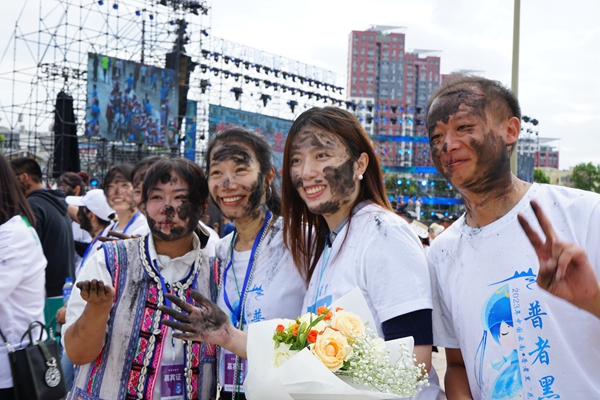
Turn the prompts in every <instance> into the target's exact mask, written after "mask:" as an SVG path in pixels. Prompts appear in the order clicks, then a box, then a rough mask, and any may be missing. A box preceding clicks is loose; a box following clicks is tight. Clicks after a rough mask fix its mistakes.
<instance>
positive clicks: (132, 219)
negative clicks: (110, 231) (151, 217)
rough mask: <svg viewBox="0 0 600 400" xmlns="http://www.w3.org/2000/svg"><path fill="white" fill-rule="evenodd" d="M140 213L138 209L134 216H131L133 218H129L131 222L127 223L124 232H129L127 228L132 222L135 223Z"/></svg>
mask: <svg viewBox="0 0 600 400" xmlns="http://www.w3.org/2000/svg"><path fill="white" fill-rule="evenodd" d="M138 215H140V210H138V211H136V213H135V214H133V217H131V219H130V220H129V222H128V223H127V225H125V229H123V233H127V229H129V227H130V226H131V224H133V222H134V221H135V219H136V218H137V217H138ZM117 226H118V225H117Z"/></svg>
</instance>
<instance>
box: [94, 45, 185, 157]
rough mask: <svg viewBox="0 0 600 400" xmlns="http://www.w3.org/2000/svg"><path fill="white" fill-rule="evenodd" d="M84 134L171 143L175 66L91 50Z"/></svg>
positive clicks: (173, 139) (175, 108)
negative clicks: (125, 58)
mask: <svg viewBox="0 0 600 400" xmlns="http://www.w3.org/2000/svg"><path fill="white" fill-rule="evenodd" d="M87 73H88V83H87V106H86V125H85V126H86V129H85V132H86V136H96V137H97V136H100V137H102V138H103V139H108V140H119V141H124V142H132V143H146V144H149V145H154V146H161V147H168V146H172V145H176V144H177V138H178V137H177V132H178V127H177V114H178V96H179V94H178V91H179V87H178V85H177V79H176V73H175V71H174V70H172V69H166V68H157V67H155V66H152V65H146V64H141V63H137V62H134V61H127V60H122V59H119V58H115V57H108V56H105V55H102V54H96V53H90V54H89V57H88V71H87Z"/></svg>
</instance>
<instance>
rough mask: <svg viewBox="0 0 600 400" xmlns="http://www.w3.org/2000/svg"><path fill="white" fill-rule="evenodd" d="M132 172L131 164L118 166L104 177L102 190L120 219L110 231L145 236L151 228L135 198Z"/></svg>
mask: <svg viewBox="0 0 600 400" xmlns="http://www.w3.org/2000/svg"><path fill="white" fill-rule="evenodd" d="M132 170H133V166H132V165H131V164H118V165H115V166H114V167H112V168H111V169H109V170H108V172H107V173H106V175H105V176H104V180H103V182H102V189H103V190H104V194H105V195H106V200H108V204H109V205H110V207H111V208H112V209H113V210H115V212H116V213H117V218H118V220H117V221H116V222H115V223H114V225H113V226H111V228H110V230H111V231H114V232H118V233H123V234H127V235H136V234H139V235H145V234H147V233H148V232H149V228H148V223H147V221H146V217H144V215H143V214H142V213H141V212H140V211H139V210H138V207H137V204H136V202H135V200H134V197H133V183H132V177H131V175H132Z"/></svg>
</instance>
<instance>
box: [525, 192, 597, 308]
mask: <svg viewBox="0 0 600 400" xmlns="http://www.w3.org/2000/svg"><path fill="white" fill-rule="evenodd" d="M531 207H532V208H533V212H534V213H535V216H536V217H537V220H538V222H539V224H540V226H541V228H542V231H543V232H544V235H545V236H546V238H545V241H544V240H542V238H541V237H540V236H539V235H538V233H537V232H536V231H535V230H534V229H533V228H532V227H531V225H530V224H529V222H527V220H526V219H525V218H524V217H523V216H522V215H519V216H518V218H519V223H520V224H521V227H523V230H524V231H525V234H526V235H527V237H528V238H529V241H530V242H531V244H532V245H533V248H534V249H535V252H536V254H537V256H538V258H539V261H540V269H539V272H538V277H537V283H538V285H539V286H540V287H541V288H542V289H544V290H547V291H548V292H550V293H551V294H553V295H555V296H558V297H560V298H562V299H565V300H567V301H569V302H570V303H572V304H574V305H575V306H577V307H580V308H583V309H584V310H587V311H589V312H591V313H592V314H594V315H596V316H597V317H598V318H600V283H599V282H598V280H597V278H596V275H595V273H594V269H593V268H592V266H591V265H590V262H589V259H588V257H587V254H586V253H585V251H584V250H583V249H582V248H581V247H579V246H577V245H576V244H574V243H569V242H565V241H563V240H561V239H560V238H559V237H558V236H557V235H556V233H555V232H554V229H553V228H552V224H551V223H550V221H549V220H548V218H547V217H546V215H545V214H544V212H543V211H542V209H541V208H540V206H539V205H538V204H537V203H536V202H535V201H532V202H531Z"/></svg>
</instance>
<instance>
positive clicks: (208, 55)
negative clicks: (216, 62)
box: [202, 50, 210, 59]
mask: <svg viewBox="0 0 600 400" xmlns="http://www.w3.org/2000/svg"><path fill="white" fill-rule="evenodd" d="M202 57H204V58H206V59H208V57H210V51H208V50H202Z"/></svg>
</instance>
